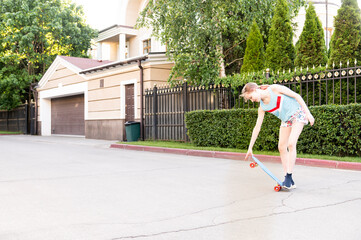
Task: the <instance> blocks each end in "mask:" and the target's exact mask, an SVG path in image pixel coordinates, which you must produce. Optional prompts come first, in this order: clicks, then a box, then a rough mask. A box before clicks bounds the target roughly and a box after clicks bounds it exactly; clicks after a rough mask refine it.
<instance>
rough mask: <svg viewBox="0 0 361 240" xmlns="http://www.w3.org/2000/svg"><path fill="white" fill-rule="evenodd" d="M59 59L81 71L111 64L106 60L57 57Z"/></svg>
mask: <svg viewBox="0 0 361 240" xmlns="http://www.w3.org/2000/svg"><path fill="white" fill-rule="evenodd" d="M59 57H60V58H62V59H64V60H65V61H67V62H69V63H71V64H73V65H74V66H76V67H78V68H80V69H81V70H84V69H88V68H94V67H99V66H101V65H105V64H109V63H112V61H108V60H96V59H90V58H80V57H67V56H59Z"/></svg>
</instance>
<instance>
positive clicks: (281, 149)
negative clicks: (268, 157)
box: [278, 145, 287, 153]
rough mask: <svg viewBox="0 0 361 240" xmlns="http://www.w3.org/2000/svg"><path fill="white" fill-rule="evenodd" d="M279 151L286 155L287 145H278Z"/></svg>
mask: <svg viewBox="0 0 361 240" xmlns="http://www.w3.org/2000/svg"><path fill="white" fill-rule="evenodd" d="M278 151H279V152H280V153H285V152H287V146H286V145H278Z"/></svg>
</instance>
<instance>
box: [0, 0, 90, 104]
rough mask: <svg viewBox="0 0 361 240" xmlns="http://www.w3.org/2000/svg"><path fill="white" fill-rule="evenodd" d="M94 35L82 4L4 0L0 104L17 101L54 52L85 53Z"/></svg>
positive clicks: (57, 0) (0, 33)
mask: <svg viewBox="0 0 361 240" xmlns="http://www.w3.org/2000/svg"><path fill="white" fill-rule="evenodd" d="M95 36H96V31H95V30H93V29H91V28H90V27H89V26H88V25H86V24H85V21H84V19H83V10H82V8H81V7H79V6H76V5H75V4H71V3H70V2H69V1H66V0H3V1H2V2H1V8H0V67H2V68H4V66H6V69H2V70H1V74H2V78H1V79H0V82H1V83H0V86H1V90H2V91H1V92H0V95H1V100H2V102H1V107H2V108H7V109H9V108H11V107H13V106H16V105H18V104H20V103H21V101H22V100H23V99H24V98H26V96H24V94H25V93H26V92H28V88H29V84H30V83H34V82H36V81H38V80H39V79H40V78H41V76H42V74H44V73H45V71H46V70H47V68H48V67H49V66H50V64H51V63H52V61H53V60H54V59H55V57H56V56H57V55H70V56H76V57H86V56H87V50H88V49H89V48H90V40H91V39H92V38H94V37H95ZM24 72H26V73H27V75H26V76H25V75H24ZM16 87H18V90H16V91H15V92H14V93H10V92H9V91H10V89H15V88H16ZM14 94H20V95H21V96H17V97H16V96H15V95H14Z"/></svg>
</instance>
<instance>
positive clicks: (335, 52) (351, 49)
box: [328, 0, 361, 67]
mask: <svg viewBox="0 0 361 240" xmlns="http://www.w3.org/2000/svg"><path fill="white" fill-rule="evenodd" d="M334 26H335V31H334V33H333V35H332V37H331V42H330V50H331V51H330V58H329V60H328V65H329V66H330V67H331V66H332V65H333V63H335V66H336V67H338V66H339V63H340V62H342V64H343V66H346V64H347V61H349V62H350V66H354V61H355V59H357V60H358V62H360V61H361V15H360V9H359V7H358V5H357V1H356V0H344V1H342V5H341V8H340V9H338V11H337V16H336V17H335V20H334Z"/></svg>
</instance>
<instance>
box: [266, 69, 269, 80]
mask: <svg viewBox="0 0 361 240" xmlns="http://www.w3.org/2000/svg"><path fill="white" fill-rule="evenodd" d="M266 79H269V68H267V69H266Z"/></svg>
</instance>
